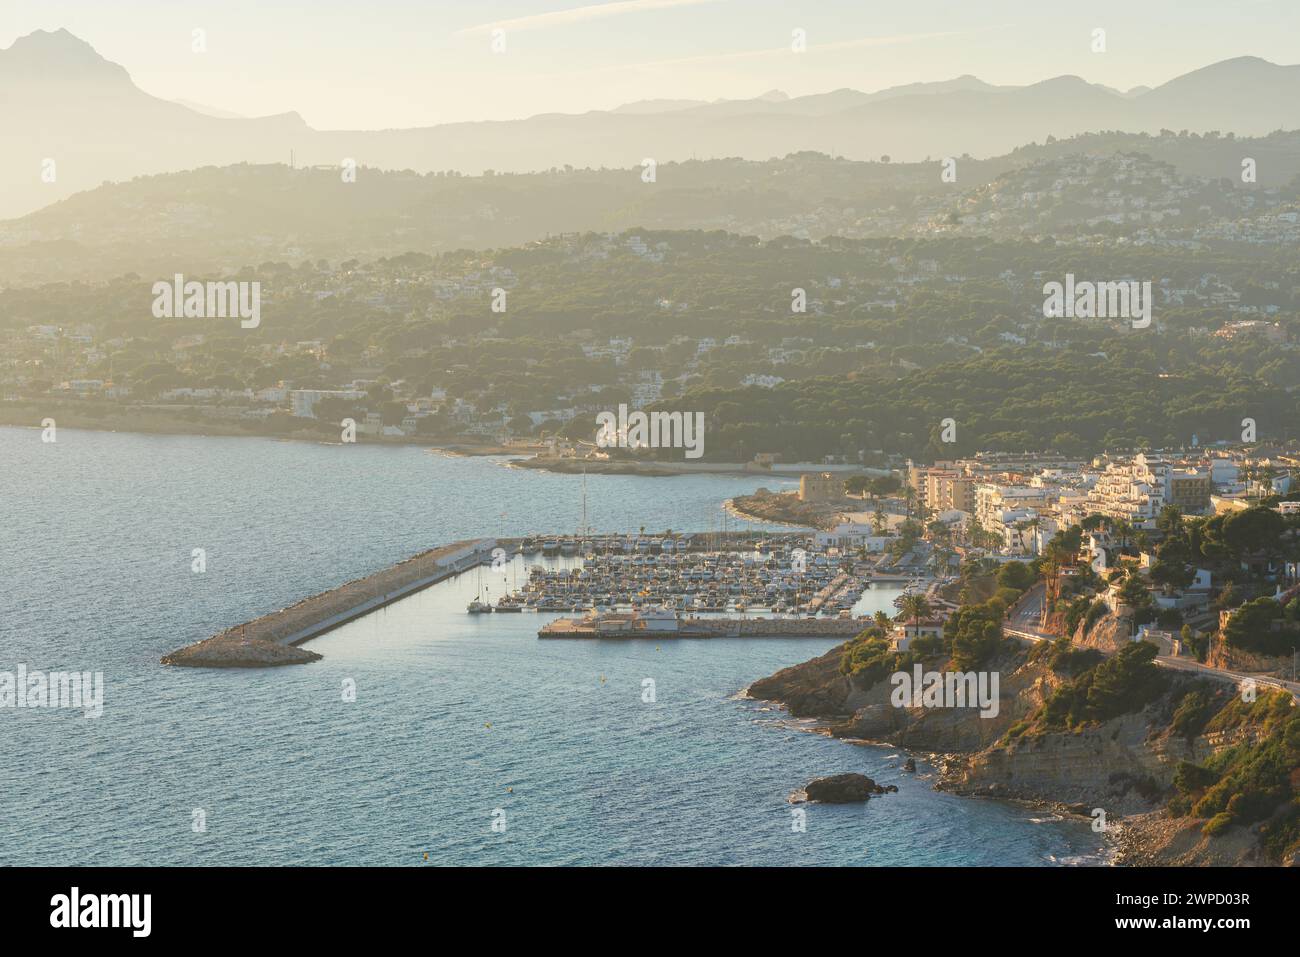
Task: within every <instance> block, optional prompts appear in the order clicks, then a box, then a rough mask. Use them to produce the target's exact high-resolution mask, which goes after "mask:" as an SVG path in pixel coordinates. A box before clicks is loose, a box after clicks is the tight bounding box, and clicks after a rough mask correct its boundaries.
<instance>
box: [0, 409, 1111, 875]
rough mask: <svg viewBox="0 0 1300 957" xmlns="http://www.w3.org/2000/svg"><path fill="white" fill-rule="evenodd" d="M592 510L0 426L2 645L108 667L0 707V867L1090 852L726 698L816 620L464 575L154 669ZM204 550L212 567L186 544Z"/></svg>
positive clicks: (445, 485) (778, 659)
mask: <svg viewBox="0 0 1300 957" xmlns="http://www.w3.org/2000/svg"><path fill="white" fill-rule="evenodd" d="M587 481H588V506H589V516H590V521H591V523H592V524H593V525H595V526H597V527H598V528H600V529H602V530H635V529H637V528H639V527H640V526H643V525H644V526H646V528H647V529H648V530H662V529H663V528H664V527H665V526H668V527H672V528H678V529H708V528H710V527H714V528H716V527H720V525H721V522H722V513H721V503H722V501H723V500H724V499H726V498H727V497H729V496H731V495H734V494H738V493H741V492H746V491H751V490H752V489H753V488H755V487H756V486H757V485H759V484H766V485H769V486H771V485H773V484H779V483H774V482H773V480H772V479H770V478H766V479H760V478H757V477H755V478H747V477H739V476H735V477H722V476H691V477H681V478H673V479H647V478H638V477H632V476H593V477H590V478H589V479H588V480H587ZM580 520H581V499H580V480H579V479H577V478H575V477H572V476H561V475H550V474H545V473H537V472H530V471H524V470H518V469H508V468H505V467H503V466H502V465H501V464H500V463H499V462H497V461H493V460H484V459H454V458H447V457H443V456H439V455H434V454H430V453H427V452H424V451H422V450H419V449H414V448H401V449H393V448H368V447H365V446H347V447H341V446H325V445H309V444H301V443H287V442H277V441H272V440H262V439H243V438H194V437H170V436H142V435H126V434H107V433H94V432H80V431H73V430H60V432H59V436H58V442H57V443H56V444H53V445H45V444H42V443H41V441H40V433H39V432H37V431H34V430H21V429H9V428H0V582H3V587H2V588H0V670H9V671H12V670H14V669H15V668H16V666H17V664H18V663H20V662H21V663H25V664H26V665H27V666H28V667H29V668H33V669H42V670H56V669H76V670H90V671H103V672H104V675H105V681H106V685H107V687H106V693H105V710H104V714H103V716H102V717H100V718H98V719H86V718H84V717H82V716H81V714H80V713H79V712H71V711H59V710H15V709H0V745H2V746H0V781H3V782H4V784H3V787H0V864H190V863H198V864H403V865H415V864H423V863H424V855H425V854H428V862H429V863H430V864H839V865H843V864H995V865H1012V864H1049V863H1054V862H1068V861H1075V860H1088V861H1091V860H1096V859H1097V857H1096V854H1097V843H1096V841H1095V839H1094V837H1093V835H1092V834H1091V832H1090V831H1089V830H1088V829H1087V828H1086V827H1083V826H1080V825H1077V824H1073V823H1063V822H1058V821H1053V820H1042V819H1041V817H1042V816H1038V817H1037V818H1036V817H1035V816H1034V815H1031V814H1030V813H1029V812H1026V811H1024V810H1021V809H1017V808H1012V807H1009V806H1005V805H1001V804H997V803H993V802H986V801H975V800H969V799H962V798H955V797H952V796H949V795H944V794H938V793H936V792H934V791H932V790H931V789H930V785H931V782H929V781H927V780H924V779H922V778H917V777H915V776H912V775H907V774H904V773H902V772H900V771H899V770H898V769H897V766H898V764H899V763H900V762H901V760H902V757H901V756H899V755H897V754H896V753H895V752H893V751H890V750H888V749H881V748H864V747H856V746H853V745H848V744H845V743H843V742H839V741H833V740H830V739H827V738H823V737H821V736H818V735H813V734H809V733H806V731H804V730H800V729H799V728H798V727H796V726H794V725H793V724H792V723H791V722H790V721H789V719H788V716H786V715H784V714H783V713H782V712H780V711H776V710H769V709H767V707H766V706H764V705H761V704H759V703H755V702H749V701H744V700H739V699H737V698H736V694H737V692H739V691H740V690H741V689H742V688H743V687H744V686H746V685H747V684H748V683H749V682H750V681H752V680H754V679H755V678H758V677H761V676H764V675H767V674H770V673H771V672H773V671H775V670H777V669H778V668H781V667H784V666H786V665H790V664H794V663H796V662H799V661H803V660H806V659H808V658H810V657H813V656H814V655H817V654H820V653H821V652H823V651H824V650H826V649H827V648H829V647H830V646H831V644H832V643H831V642H828V641H814V640H794V639H791V640H776V641H772V640H765V641H748V642H746V641H739V640H715V641H708V642H698V641H697V642H691V641H664V642H661V643H659V644H657V645H656V644H652V643H626V644H606V643H594V642H544V641H538V640H537V639H536V637H535V634H536V629H537V627H538V626H539V625H540V624H541V623H542V622H543V621H545V620H547V619H548V617H550V616H541V615H535V614H521V615H493V616H483V617H471V616H468V615H466V614H464V607H465V603H466V602H467V601H468V600H469V599H470V598H471V597H472V596H473V593H474V589H475V580H474V576H473V575H471V576H467V577H465V578H462V579H460V580H457V581H452V582H447V583H443V584H442V585H439V586H436V587H434V588H432V589H429V590H428V591H425V592H423V593H420V594H418V595H416V596H413V597H412V598H410V599H407V600H406V601H404V602H401V603H400V604H397V605H394V606H392V607H390V608H388V609H386V610H384V611H382V612H379V613H377V614H375V615H372V616H369V617H367V618H365V619H362V620H360V621H357V622H354V623H353V624H351V625H348V626H346V627H344V628H342V629H339V630H338V631H336V632H334V633H332V634H330V635H327V636H325V637H323V638H321V639H318V640H317V641H315V642H313V643H312V644H311V646H310V647H312V648H313V649H314V650H316V651H319V652H321V653H322V654H324V655H325V659H324V660H323V661H321V662H318V663H316V664H313V665H309V666H306V667H300V668H286V669H275V670H270V671H231V672H212V671H191V670H186V669H170V668H163V667H161V666H160V665H159V664H158V658H159V656H160V655H162V654H163V653H165V652H167V651H169V650H172V649H174V648H176V647H178V646H180V645H182V644H185V643H188V642H190V641H193V640H196V639H199V638H202V637H205V636H207V635H209V634H211V633H212V632H214V631H217V630H218V629H220V628H222V627H225V626H227V625H230V624H233V623H236V622H238V621H242V620H246V619H248V618H250V617H253V616H255V615H257V614H260V613H264V612H266V611H269V610H273V609H275V608H278V607H281V606H283V605H285V604H288V603H291V602H293V601H295V600H297V599H299V598H301V597H304V596H306V595H308V594H311V593H314V592H317V591H320V590H322V589H324V588H327V587H330V586H332V585H335V584H337V583H339V582H341V581H343V580H345V579H348V578H352V577H356V576H358V575H362V574H366V573H368V572H371V571H373V570H375V569H377V568H379V567H381V566H382V565H384V564H386V563H389V562H392V561H394V560H397V559H399V558H402V557H404V556H406V555H408V554H410V553H412V552H415V551H417V550H419V549H422V548H427V547H429V546H432V545H436V544H439V543H443V542H447V541H450V540H453V539H458V538H468V537H475V536H480V535H484V534H522V533H527V532H532V531H550V530H564V529H570V528H573V527H574V526H576V525H577V524H578V522H579V521H580ZM197 547H201V548H204V549H206V551H207V562H208V570H207V572H206V574H202V575H196V574H193V573H192V572H191V571H190V554H191V549H193V548H197ZM503 583H504V582H503ZM493 592H494V593H495V594H499V593H500V589H499V588H494V589H493ZM871 594H873V595H875V594H876V593H874V592H873V593H871ZM891 598H892V595H891V594H889V593H884V592H881V593H879V594H878V597H877V598H876V599H875V600H878V601H879V602H881V603H882V605H887V604H888V602H889V601H890V599H891ZM647 678H651V679H653V680H654V682H655V697H656V700H655V702H654V703H652V704H651V703H644V702H643V701H642V683H643V681H644V680H645V679H647ZM344 679H351V680H352V681H354V682H355V684H356V689H357V692H356V701H355V702H344V701H343V700H342V697H343V696H342V694H341V688H342V685H343V682H344ZM848 770H856V771H861V772H863V773H866V774H869V775H871V776H872V777H874V778H876V779H877V780H878V781H882V782H884V783H897V784H898V785H899V788H900V791H899V793H898V794H892V795H887V796H885V797H882V798H880V799H876V800H872V801H871V802H869V803H868V804H867V805H865V806H851V807H825V806H812V807H809V808H808V818H807V830H806V832H804V833H795V832H792V830H791V820H792V818H791V814H790V807H789V805H788V804H787V803H786V799H787V796H788V795H789V793H790V792H791V791H793V790H795V789H796V788H798V787H800V786H801V785H803V784H805V783H806V782H807V781H808V780H809V779H810V778H812V777H815V776H818V775H823V774H828V773H834V772H839V771H848ZM195 809H202V810H203V812H204V813H205V815H206V820H207V831H206V833H202V834H196V833H194V831H193V830H192V828H191V823H192V815H193V812H194V810H195ZM498 809H499V810H500V811H503V812H504V818H505V823H506V828H505V832H504V833H496V832H493V830H492V828H491V824H492V820H493V812H494V811H497V810H498Z"/></svg>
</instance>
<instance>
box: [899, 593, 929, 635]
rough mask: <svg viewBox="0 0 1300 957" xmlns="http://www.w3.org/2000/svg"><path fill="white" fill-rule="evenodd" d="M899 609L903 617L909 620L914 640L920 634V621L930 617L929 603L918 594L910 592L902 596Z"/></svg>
mask: <svg viewBox="0 0 1300 957" xmlns="http://www.w3.org/2000/svg"><path fill="white" fill-rule="evenodd" d="M900 608H901V609H902V612H903V616H904V617H905V618H909V619H911V621H912V637H913V638H916V636H917V635H919V634H920V633H921V619H922V618H928V617H929V616H930V603H929V602H928V601H926V598H925V596H924V595H922V594H921V593H920V592H911V593H910V594H907V595H904V596H903V600H902V602H901V603H900Z"/></svg>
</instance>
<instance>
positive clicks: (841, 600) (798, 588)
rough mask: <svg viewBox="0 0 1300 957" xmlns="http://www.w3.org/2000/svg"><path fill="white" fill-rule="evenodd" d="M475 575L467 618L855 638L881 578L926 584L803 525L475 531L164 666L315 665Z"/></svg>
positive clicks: (585, 631)
mask: <svg viewBox="0 0 1300 957" xmlns="http://www.w3.org/2000/svg"><path fill="white" fill-rule="evenodd" d="M471 574H472V575H474V576H475V578H474V584H475V587H474V597H473V599H472V600H471V601H469V602H468V604H467V605H466V606H465V613H466V614H469V615H484V614H509V613H523V612H533V613H538V614H545V615H552V614H566V613H567V614H574V613H577V614H579V615H580V616H581V617H579V618H561V619H558V620H553V621H548V622H547V623H545V624H543V625H542V626H541V627H540V628H539V630H538V633H537V634H538V637H539V638H628V637H632V638H636V637H675V638H712V637H850V636H852V635H854V634H857V633H858V632H859V631H861V630H862V629H863V628H864V627H866V625H867V624H868V623H869V617H868V616H865V615H861V614H858V613H856V606H857V605H858V604H859V603H860V602H861V600H862V596H863V595H864V593H865V592H866V591H867V590H868V589H869V588H870V587H871V586H872V583H873V580H875V581H877V583H878V584H880V585H882V586H886V587H893V588H897V586H898V585H899V584H905V586H906V587H905V591H912V590H921V589H923V588H924V587H925V585H926V584H927V582H926V580H923V579H921V578H913V579H902V578H901V577H900V576H898V575H896V574H891V573H886V574H884V575H882V576H880V578H879V579H875V577H874V563H873V562H872V561H871V560H870V559H867V558H864V557H862V556H858V555H852V554H844V553H841V552H840V551H839V550H838V549H835V548H819V547H818V546H817V543H816V538H815V536H811V535H808V534H806V533H799V532H789V533H783V532H777V533H772V532H763V533H753V532H747V533H736V532H730V533H719V532H707V533H705V532H701V533H675V534H674V533H672V532H665V533H663V534H660V535H644V534H639V533H638V534H608V535H597V534H587V535H562V536H560V535H557V536H526V537H521V538H501V539H497V538H480V539H469V540H464V541H459V542H454V543H452V544H450V545H446V546H442V547H438V548H434V549H430V550H428V551H425V552H421V553H419V554H417V555H414V556H412V557H410V558H407V559H405V560H403V561H401V562H398V563H397V564H395V565H392V566H390V567H388V568H385V569H383V570H381V571H379V572H376V573H374V574H372V575H368V576H365V577H363V578H359V579H355V580H353V581H349V582H346V583H344V584H343V585H340V586H338V587H336V588H333V589H330V590H328V591H325V592H321V593H320V594H317V595H313V596H311V597H309V598H306V599H303V600H302V601H300V602H297V603H295V604H293V605H290V606H288V607H286V608H282V609H279V610H278V611H273V612H270V613H269V614H265V615H262V616H260V617H258V618H255V619H253V620H251V621H248V622H245V623H243V624H240V625H235V626H233V627H229V628H226V629H223V630H222V631H220V632H218V633H216V634H214V635H212V636H210V637H208V638H205V639H203V640H201V641H198V642H195V643H194V644H191V645H187V646H186V647H183V648H181V649H178V650H177V651H173V652H171V653H170V654H168V655H165V656H164V657H163V658H162V659H161V660H162V663H163V664H166V665H176V666H183V667H201V668H202V667H207V668H257V667H273V666H278V665H291V664H306V663H309V662H312V661H317V660H319V659H320V657H321V656H320V655H319V654H317V653H316V652H313V651H310V650H309V649H307V648H304V647H302V646H303V645H304V644H306V643H307V642H309V641H311V640H312V639H313V638H316V637H319V636H320V635H323V634H326V633H327V632H329V631H332V630H333V629H335V628H338V627H339V626H340V625H344V624H346V623H348V622H350V621H354V620H356V619H357V618H360V617H362V616H364V615H367V614H369V613H370V612H373V611H375V610H377V609H380V608H383V607H385V606H386V605H389V604H392V603H394V602H397V601H400V600H401V599H403V598H405V597H407V596H408V595H411V594H413V593H414V592H417V591H420V590H422V589H425V588H428V587H430V586H432V585H435V584H438V583H439V582H442V581H446V580H448V579H450V578H455V577H458V576H469V575H471ZM485 578H486V581H485ZM512 578H513V581H512ZM462 580H466V579H462ZM494 587H495V588H497V589H498V592H499V593H498V594H497V595H496V596H493V595H492V594H491V591H492V589H493V588H494Z"/></svg>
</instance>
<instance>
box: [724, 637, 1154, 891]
mask: <svg viewBox="0 0 1300 957" xmlns="http://www.w3.org/2000/svg"><path fill="white" fill-rule="evenodd" d="M834 650H835V649H832V651H834ZM794 667H796V668H797V667H799V666H798V665H795V666H794ZM765 680H767V679H763V678H760V679H757V680H756V681H754V682H751V683H750V684H749V685H746V686H745V687H744V688H742V689H741V690H740V691H739V692H737V693H736V694H735V695H733V696H732V697H733V699H734V700H737V701H750V702H755V703H757V702H765V703H772V704H777V705H778V706H779V707H781V708H782V709H783V710H784V711H785V712H786V714H787V715H790V717H791V718H794V721H791V722H788V723H787V724H785V726H786V727H789V728H792V729H793V730H796V731H801V732H804V733H806V734H816V735H819V736H821V737H824V738H833V739H835V740H838V741H839V742H840V743H842V744H846V745H850V746H854V747H864V748H877V749H887V750H891V751H899V752H902V753H903V754H906V755H907V756H908V757H909V758H911V759H913V760H914V761H915V762H916V763H917V764H918V765H920V764H922V763H924V764H925V765H926V766H928V767H929V769H930V770H929V772H928V773H923V772H921V771H920V770H919V769H914V770H913V771H912V772H910V773H913V774H915V775H916V777H917V779H922V778H933V779H934V781H935V782H936V783H935V784H934V787H933V789H934V790H937V791H950V793H954V794H956V795H957V796H959V797H962V798H965V799H973V800H986V801H995V802H997V803H999V804H1005V805H1010V806H1014V807H1019V808H1024V809H1026V810H1030V811H1038V812H1042V813H1045V814H1051V815H1053V816H1055V817H1058V818H1060V819H1062V820H1067V821H1070V822H1072V823H1076V824H1078V825H1080V826H1088V825H1090V824H1091V822H1092V817H1091V814H1090V809H1089V808H1088V807H1087V806H1085V805H1083V804H1077V803H1075V804H1068V803H1065V802H1062V801H1055V800H1051V799H1048V798H1035V797H1017V796H1014V795H1002V796H994V795H982V794H968V793H962V792H960V791H951V790H950V789H949V788H945V787H943V782H944V774H945V771H944V766H945V764H946V763H947V762H948V761H949V760H951V759H952V758H953V757H954V755H950V754H946V753H943V752H935V751H929V750H926V749H924V748H914V747H908V746H906V745H903V744H900V743H898V742H897V741H894V740H886V739H877V738H865V737H846V736H843V735H840V734H837V733H836V730H835V722H834V721H832V720H831V719H830V718H826V717H822V716H808V717H806V718H797V717H795V715H793V714H792V713H791V712H790V709H789V707H788V706H787V705H786V704H785V703H784V702H782V701H780V700H776V699H771V698H763V697H756V696H755V695H753V694H751V692H750V689H751V688H752V687H753V686H754V685H755V684H758V683H759V682H761V681H765ZM801 721H804V722H809V723H796V722H801ZM1131 831H1132V828H1131V827H1128V828H1121V827H1114V828H1110V829H1107V830H1106V831H1104V832H1102V835H1101V837H1102V864H1103V866H1108V867H1114V866H1125V865H1128V866H1133V863H1132V862H1130V861H1126V860H1124V859H1123V858H1124V848H1125V846H1126V845H1125V839H1124V835H1125V834H1126V833H1129V834H1131ZM1133 843H1135V841H1134V839H1133V838H1132V837H1131V836H1130V838H1129V841H1128V844H1129V845H1132V844H1133Z"/></svg>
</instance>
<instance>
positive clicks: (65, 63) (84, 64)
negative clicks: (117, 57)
mask: <svg viewBox="0 0 1300 957" xmlns="http://www.w3.org/2000/svg"><path fill="white" fill-rule="evenodd" d="M0 72H2V73H4V74H6V75H7V76H10V77H15V76H17V77H24V76H26V77H27V78H30V79H40V80H42V81H46V82H50V81H54V82H58V81H60V80H62V81H68V80H77V79H82V78H85V77H88V76H93V77H95V78H96V79H97V80H100V81H102V80H104V79H107V78H109V77H112V78H113V79H115V80H117V81H119V82H122V81H125V82H130V76H129V75H128V74H127V72H126V69H125V68H123V67H121V66H119V65H118V64H116V63H113V62H112V61H110V60H106V59H104V58H103V57H102V56H100V55H99V53H97V52H96V51H95V48H94V47H92V46H91V45H90V44H89V43H87V42H86V41H85V40H83V39H81V38H80V37H78V36H76V35H75V34H73V33H70V32H69V31H68V30H66V29H64V28H62V27H60V28H59V29H58V30H36V31H34V32H32V33H29V34H27V35H26V36H22V37H19V38H18V39H16V40H14V42H13V43H12V44H11V45H10V46H9V48H8V49H7V50H0Z"/></svg>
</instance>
